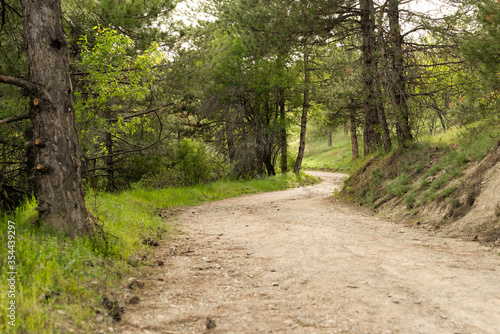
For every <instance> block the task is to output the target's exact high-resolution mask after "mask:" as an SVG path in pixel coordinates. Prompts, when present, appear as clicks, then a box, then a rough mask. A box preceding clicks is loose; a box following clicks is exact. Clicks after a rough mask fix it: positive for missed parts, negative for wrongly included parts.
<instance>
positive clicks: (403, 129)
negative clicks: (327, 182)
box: [0, 0, 500, 210]
mask: <svg viewBox="0 0 500 334" xmlns="http://www.w3.org/2000/svg"><path fill="white" fill-rule="evenodd" d="M176 4H177V3H176V2H175V1H172V0H152V1H147V2H141V1H108V0H103V1H99V2H97V1H93V0H63V1H62V3H61V8H62V15H63V26H64V32H65V35H66V37H67V43H68V49H69V60H70V72H71V83H72V87H73V90H74V113H75V116H76V129H77V134H78V139H79V145H80V150H81V151H80V156H81V174H82V177H83V183H84V187H85V188H86V189H95V190H98V191H101V190H107V191H119V190H123V189H127V188H129V187H131V186H132V185H135V186H142V187H148V188H150V187H153V188H154V187H156V188H160V187H165V186H171V185H192V184H196V183H200V182H209V181H213V180H217V179H221V178H224V177H232V178H252V177H257V176H261V175H275V174H276V173H284V172H287V171H290V170H293V171H295V172H298V171H299V170H300V169H301V167H302V158H303V154H304V146H305V136H306V129H307V124H308V122H312V123H314V125H315V131H318V132H321V133H324V136H325V140H327V139H326V138H327V135H328V133H331V130H332V129H334V128H336V127H339V126H344V127H345V128H346V129H347V130H348V131H349V132H350V135H351V144H352V156H353V158H354V159H356V158H358V157H360V156H361V158H363V157H366V156H368V155H370V154H371V153H375V152H378V151H384V150H385V151H388V150H391V148H394V147H406V146H409V145H411V143H412V142H415V141H419V138H421V137H422V136H429V135H430V136H432V135H435V134H437V133H440V132H442V131H444V130H446V129H448V128H451V127H459V126H467V125H470V124H472V123H476V122H478V121H481V122H484V124H490V125H491V124H493V125H495V124H496V125H498V121H499V119H498V118H499V112H498V104H497V103H498V102H497V101H498V97H499V94H500V93H499V92H500V90H499V89H500V79H499V73H500V68H499V63H500V61H499V55H500V49H499V45H500V43H498V41H499V40H500V36H499V34H500V31H499V23H500V3H499V2H498V1H494V0H485V1H479V2H478V1H452V0H442V1H440V4H439V6H438V7H437V8H441V10H434V11H432V12H426V11H425V10H423V8H427V7H426V6H425V2H423V1H400V0H386V1H376V0H359V1H354V0H308V1H305V0H304V1H302V0H277V1H264V0H232V1H229V0H214V1H200V2H196V3H195V4H193V3H191V2H188V3H184V4H183V6H178V7H177V9H176ZM419 6H421V10H419V9H418V8H420V7H419ZM180 8H183V9H180ZM24 36H25V35H24V34H23V8H22V6H21V3H20V2H19V1H13V0H3V1H1V25H0V45H1V47H0V74H1V75H6V76H9V77H14V78H21V79H24V80H26V81H29V80H30V78H29V75H28V65H27V57H26V48H27V42H26V40H25V37H24ZM53 70H54V71H57V70H58V69H57V68H53ZM3 81H4V82H5V80H3ZM29 105H30V97H29V94H28V93H27V92H26V90H23V89H22V88H20V87H18V86H14V85H5V84H3V85H0V115H1V116H0V118H1V119H2V120H1V121H0V125H1V126H0V188H1V189H0V208H1V209H2V210H11V209H13V208H15V207H16V206H18V205H19V204H20V203H21V202H22V201H23V200H24V199H25V197H26V196H29V195H31V194H32V193H33V192H35V193H36V191H35V186H34V184H35V182H34V180H35V179H36V178H37V177H39V176H38V175H39V174H40V173H42V172H43V170H42V169H43V166H42V167H40V165H37V162H36V161H35V158H34V156H33V149H34V147H35V146H41V145H43V143H40V142H38V141H37V139H38V138H33V132H32V127H33V122H32V118H33V117H32V116H33V115H32V113H33V111H30V107H29Z"/></svg>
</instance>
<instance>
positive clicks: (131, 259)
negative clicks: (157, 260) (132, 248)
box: [127, 254, 141, 267]
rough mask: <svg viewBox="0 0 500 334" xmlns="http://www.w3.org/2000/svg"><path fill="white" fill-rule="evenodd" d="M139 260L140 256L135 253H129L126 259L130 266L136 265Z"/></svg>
mask: <svg viewBox="0 0 500 334" xmlns="http://www.w3.org/2000/svg"><path fill="white" fill-rule="evenodd" d="M139 261H141V259H140V257H138V256H137V255H135V254H132V255H130V256H129V257H128V259H127V262H128V264H130V265H131V266H132V267H137V266H138V265H139Z"/></svg>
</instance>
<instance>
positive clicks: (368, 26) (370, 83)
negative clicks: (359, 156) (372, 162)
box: [359, 0, 381, 156]
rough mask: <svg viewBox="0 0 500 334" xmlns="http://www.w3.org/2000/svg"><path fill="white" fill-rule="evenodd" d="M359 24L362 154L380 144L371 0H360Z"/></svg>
mask: <svg viewBox="0 0 500 334" xmlns="http://www.w3.org/2000/svg"><path fill="white" fill-rule="evenodd" d="M359 3H360V9H361V12H360V24H361V33H362V36H363V46H362V56H363V65H364V70H363V83H364V90H365V98H364V103H363V111H364V129H363V135H364V155H365V156H367V155H368V154H370V153H372V152H373V151H375V150H376V149H377V147H379V146H380V143H381V139H380V133H379V132H378V131H377V128H378V127H379V125H380V122H379V113H378V111H377V101H376V99H377V94H376V72H377V61H376V59H375V51H376V37H375V21H374V18H373V11H374V5H373V0H360V2H359Z"/></svg>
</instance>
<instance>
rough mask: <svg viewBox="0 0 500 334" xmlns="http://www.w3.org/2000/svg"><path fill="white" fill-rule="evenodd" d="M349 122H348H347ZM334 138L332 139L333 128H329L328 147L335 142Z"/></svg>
mask: <svg viewBox="0 0 500 334" xmlns="http://www.w3.org/2000/svg"><path fill="white" fill-rule="evenodd" d="M346 124H347V122H346ZM332 141H333V139H332V129H328V147H330V146H332V145H333V143H332Z"/></svg>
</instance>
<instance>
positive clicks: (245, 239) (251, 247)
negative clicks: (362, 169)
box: [115, 172, 500, 334]
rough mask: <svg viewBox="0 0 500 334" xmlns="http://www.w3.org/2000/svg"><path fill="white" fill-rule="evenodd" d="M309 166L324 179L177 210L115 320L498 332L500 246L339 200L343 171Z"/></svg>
mask: <svg viewBox="0 0 500 334" xmlns="http://www.w3.org/2000/svg"><path fill="white" fill-rule="evenodd" d="M311 174H313V175H315V176H319V177H321V178H322V179H323V182H322V183H321V184H318V185H314V186H309V187H306V188H298V189H291V190H286V191H281V192H273V193H265V194H257V195H252V196H245V197H239V198H233V199H228V200H223V201H220V202H215V203H210V204H206V205H202V206H198V207H195V208H190V209H188V210H186V211H184V212H182V213H181V214H180V215H178V223H179V224H180V225H181V229H182V230H183V234H182V235H180V236H179V237H178V238H177V239H176V240H174V241H172V242H171V244H169V245H167V246H162V247H159V248H158V251H157V253H156V255H155V256H156V258H157V259H159V260H162V261H164V263H165V265H164V266H162V267H155V268H151V271H150V274H149V278H148V279H140V280H141V281H142V282H144V283H145V286H144V288H143V289H140V290H130V291H128V292H125V293H126V294H127V295H126V296H125V297H126V298H129V297H130V296H132V295H134V294H136V295H138V296H139V297H140V301H139V303H138V304H135V305H132V304H127V305H126V307H125V314H124V316H123V320H122V321H121V322H120V323H118V325H117V326H116V329H115V330H116V331H117V332H119V333H131V334H132V333H164V334H167V333H205V332H206V333H433V334H434V333H457V334H458V333H464V334H465V333H500V256H498V255H497V254H494V253H492V252H490V251H488V250H486V249H484V248H481V247H480V246H479V245H478V244H477V243H471V242H463V241H458V240H454V239H447V238H441V237H439V236H437V235H432V233H430V232H428V231H427V230H425V229H416V228H410V227H406V226H404V225H402V224H395V223H391V222H387V221H384V220H383V219H381V218H378V217H376V216H373V214H371V213H368V212H365V211H363V210H360V209H359V208H354V207H350V206H346V205H345V204H342V203H339V202H335V201H334V200H333V199H332V198H331V195H332V193H333V191H334V189H335V188H336V187H339V186H340V185H341V182H342V181H341V180H342V177H343V175H342V174H332V173H321V172H314V173H311ZM214 326H215V327H214ZM207 327H208V328H211V329H207ZM212 327H214V328H212Z"/></svg>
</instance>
